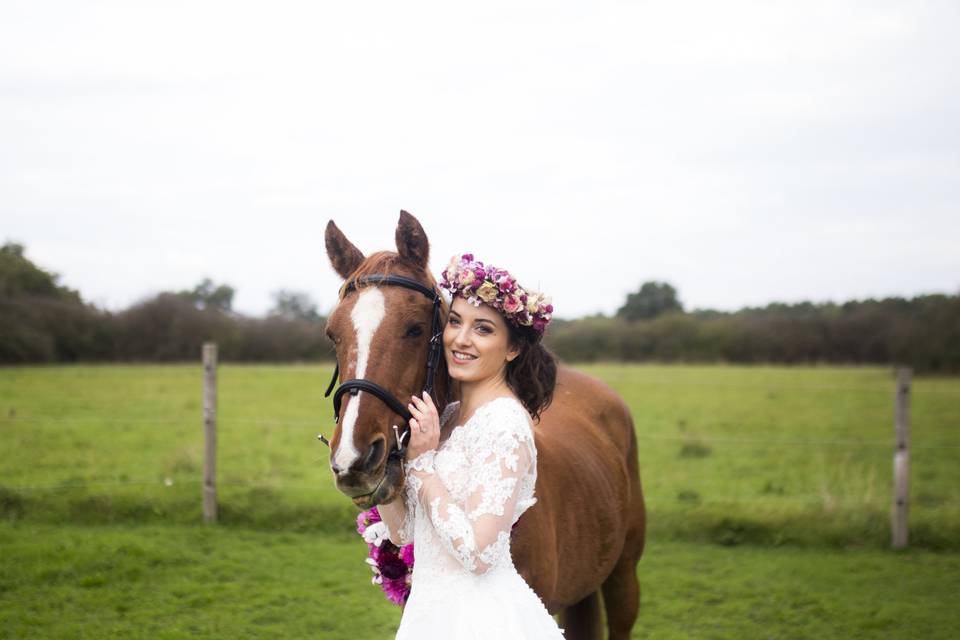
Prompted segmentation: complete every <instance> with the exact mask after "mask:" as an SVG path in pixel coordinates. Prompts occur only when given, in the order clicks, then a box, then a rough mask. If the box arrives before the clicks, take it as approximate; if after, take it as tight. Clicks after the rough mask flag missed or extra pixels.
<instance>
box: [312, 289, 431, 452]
mask: <svg viewBox="0 0 960 640" xmlns="http://www.w3.org/2000/svg"><path fill="white" fill-rule="evenodd" d="M361 284H375V285H382V284H386V285H394V286H398V287H404V288H405V289H410V290H412V291H416V292H418V293H422V294H423V295H424V296H426V297H427V298H429V299H430V300H431V301H432V302H433V319H432V320H431V324H430V350H429V351H428V352H427V380H426V384H424V386H423V390H424V391H426V392H427V393H428V394H430V395H431V396H432V395H433V386H434V381H435V379H436V375H437V367H438V366H439V364H440V356H441V350H440V337H441V336H442V334H443V327H441V326H440V323H441V318H440V302H441V297H440V293H439V292H437V291H436V290H434V289H430V288H429V287H426V286H424V285H422V284H421V283H419V282H417V281H416V280H413V279H412V278H407V277H405V276H395V275H383V274H373V275H369V276H362V277H360V278H357V279H355V280H351V281H350V282H348V283H347V285H346V286H345V287H344V289H343V294H342V295H341V299H343V296H345V295H347V293H349V292H350V291H353V290H356V288H357V285H361ZM339 376H340V363H339V362H337V365H336V367H334V370H333V377H332V378H331V379H330V385H329V386H328V387H327V391H326V393H324V394H323V397H324V398H326V397H328V396H329V395H330V392H331V391H333V387H334V385H336V384H337V378H339ZM361 391H366V392H367V393H369V394H370V395H372V396H375V397H377V398H379V399H380V401H381V402H383V403H384V404H385V405H387V406H388V407H390V409H391V410H393V411H394V412H395V413H397V414H399V415H400V416H401V417H402V418H403V435H401V434H400V433H399V432H398V431H397V429H396V427H394V435H395V436H396V439H397V447H396V449H391V450H390V453H389V455H388V461H389V460H392V459H396V460H398V461H402V460H403V457H404V455H405V454H406V452H407V448H406V446H404V442H405V441H406V439H407V438H408V437H409V435H410V419H411V418H412V417H413V416H412V415H411V414H410V411H409V410H408V409H407V406H406V405H405V404H404V403H402V402H400V401H399V400H398V399H397V398H396V396H394V395H393V394H392V393H390V392H389V391H387V390H386V389H384V388H383V387H381V386H380V385H379V384H377V383H376V382H373V381H371V380H366V379H364V378H351V379H350V380H344V381H343V382H342V383H340V386H339V387H337V390H336V391H335V392H334V394H333V420H334V422H337V423H339V422H340V403H341V402H342V399H343V394H345V393H348V392H349V393H350V395H351V396H356V395H357V394H359V393H360V392H361ZM320 439H321V440H323V442H324V443H325V444H327V445H328V446H329V442H327V440H326V438H324V437H322V436H320Z"/></svg>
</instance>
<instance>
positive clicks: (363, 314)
mask: <svg viewBox="0 0 960 640" xmlns="http://www.w3.org/2000/svg"><path fill="white" fill-rule="evenodd" d="M385 315H386V300H385V299H384V297H383V293H382V292H381V291H380V290H379V289H378V288H376V287H368V288H365V289H362V290H361V291H360V295H359V296H358V297H357V303H356V304H355V305H354V306H353V310H352V311H351V312H350V319H351V320H353V329H354V331H355V332H356V334H357V349H356V353H357V366H356V369H355V371H356V373H355V374H354V375H353V377H354V378H363V377H364V376H365V375H366V373H367V361H368V360H369V358H370V345H371V344H372V343H373V336H374V334H375V333H376V332H377V329H378V328H379V327H380V322H382V321H383V317H384V316H385ZM346 370H347V371H349V370H350V369H349V368H347V369H346ZM363 395H364V393H363V391H361V392H360V393H358V394H357V395H356V396H352V395H350V394H345V395H344V396H343V401H344V402H346V403H347V410H346V411H345V412H344V414H343V424H342V425H341V427H340V428H341V431H340V443H339V444H338V445H337V452H336V454H335V455H334V458H333V461H334V462H335V463H336V465H337V466H338V467H340V468H341V469H343V470H344V471H346V470H347V469H349V468H350V465H352V464H353V463H354V462H355V461H356V459H357V458H359V457H360V452H359V451H357V448H356V446H355V445H354V443H353V435H354V430H355V427H356V424H357V416H358V415H359V414H360V399H361V398H362V397H363Z"/></svg>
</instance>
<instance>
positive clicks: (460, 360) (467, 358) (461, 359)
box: [453, 351, 477, 364]
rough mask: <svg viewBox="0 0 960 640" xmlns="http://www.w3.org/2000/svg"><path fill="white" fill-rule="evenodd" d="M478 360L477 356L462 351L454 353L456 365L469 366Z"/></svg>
mask: <svg viewBox="0 0 960 640" xmlns="http://www.w3.org/2000/svg"><path fill="white" fill-rule="evenodd" d="M476 359H477V356H474V355H471V354H469V353H464V352H462V351H454V352H453V361H454V363H456V364H467V363H469V362H472V361H473V360H476Z"/></svg>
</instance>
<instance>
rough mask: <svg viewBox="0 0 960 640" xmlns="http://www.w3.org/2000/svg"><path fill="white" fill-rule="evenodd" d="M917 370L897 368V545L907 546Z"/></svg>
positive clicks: (895, 523) (894, 542) (894, 525)
mask: <svg viewBox="0 0 960 640" xmlns="http://www.w3.org/2000/svg"><path fill="white" fill-rule="evenodd" d="M912 378H913V370H912V369H910V368H908V367H902V368H899V369H897V396H896V418H895V420H896V422H895V424H896V430H897V448H896V451H895V452H894V454H893V482H894V490H893V548H894V549H904V548H906V546H907V538H908V530H907V515H908V512H909V507H910V385H911V380H912Z"/></svg>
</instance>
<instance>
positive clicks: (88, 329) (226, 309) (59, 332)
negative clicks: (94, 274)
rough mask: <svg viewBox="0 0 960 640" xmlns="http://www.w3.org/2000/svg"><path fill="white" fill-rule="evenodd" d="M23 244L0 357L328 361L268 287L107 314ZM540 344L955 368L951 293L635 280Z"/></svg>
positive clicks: (300, 300) (296, 300)
mask: <svg viewBox="0 0 960 640" xmlns="http://www.w3.org/2000/svg"><path fill="white" fill-rule="evenodd" d="M58 280H59V278H58V276H57V275H56V274H53V273H50V272H48V271H45V270H44V269H42V268H40V267H38V266H37V265H35V264H33V262H31V261H30V260H29V259H28V258H27V257H26V256H25V255H24V248H23V246H22V245H19V244H15V243H7V244H6V245H4V246H3V247H2V248H0V362H3V363H8V364H9V363H39V362H75V361H189V360H196V359H197V358H198V357H199V356H198V354H199V353H200V346H201V344H202V343H203V342H204V341H207V340H213V341H216V342H217V343H218V345H219V348H220V354H221V358H222V359H225V360H234V361H294V360H329V359H330V358H332V354H333V352H332V349H331V348H330V345H329V343H328V341H327V339H326V337H325V335H324V324H325V321H326V319H325V318H324V317H323V316H322V315H321V314H320V313H319V312H318V311H317V307H316V304H315V303H314V302H313V301H312V300H311V299H310V297H309V296H308V295H306V294H304V293H299V292H295V291H286V290H280V291H277V292H275V293H274V307H273V309H272V310H271V311H270V312H269V313H268V314H267V315H266V316H265V317H250V316H245V315H243V314H239V313H237V312H235V311H234V310H233V308H232V304H233V296H234V294H235V291H234V290H233V288H231V287H230V286H228V285H223V284H220V285H217V284H215V283H213V282H212V281H210V280H208V279H207V280H204V281H202V282H200V283H199V284H198V285H197V286H196V287H194V288H193V289H190V290H184V291H172V292H163V293H160V294H157V295H156V296H153V297H151V298H149V299H146V300H144V301H142V302H139V303H137V304H134V305H133V306H131V307H129V308H128V309H125V310H123V311H120V312H116V313H112V312H108V311H104V310H101V309H98V308H96V307H95V306H93V305H90V304H87V303H85V302H84V301H83V300H82V298H81V296H80V294H79V293H78V292H77V291H74V290H71V289H69V288H67V287H64V286H62V285H60V284H59V282H58ZM545 340H546V343H547V345H548V346H549V347H550V348H551V349H552V350H553V351H554V352H555V353H556V354H557V355H558V356H559V357H560V358H561V359H562V360H565V361H569V362H590V361H601V360H603V361H610V360H612V361H629V362H634V361H638V362H642V361H655V362H676V361H683V362H730V363H784V364H796V363H833V364H899V365H909V366H913V367H914V368H915V369H916V370H918V371H921V372H944V373H957V372H960V296H958V295H941V294H935V295H923V296H917V297H914V298H910V299H906V298H885V299H882V300H872V299H871V300H863V301H849V302H844V303H842V304H834V303H821V304H814V303H810V302H802V303H798V304H782V303H772V304H769V305H767V306H765V307H754V308H745V309H741V310H739V311H735V312H721V311H713V310H693V311H689V312H687V311H685V310H684V309H683V306H682V304H681V303H680V302H679V300H678V298H677V292H676V290H675V289H674V288H673V287H672V286H671V285H669V284H668V283H664V282H645V283H643V284H642V286H641V287H640V288H639V290H638V291H636V292H635V293H631V294H630V295H628V296H627V299H626V301H625V303H624V305H623V306H622V307H621V308H620V309H619V310H618V311H617V312H616V314H615V315H614V316H613V317H607V316H603V315H597V316H591V317H586V318H580V319H576V320H561V319H556V320H555V321H554V323H553V324H552V325H551V327H550V329H549V330H548V331H547V334H546V338H545Z"/></svg>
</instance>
